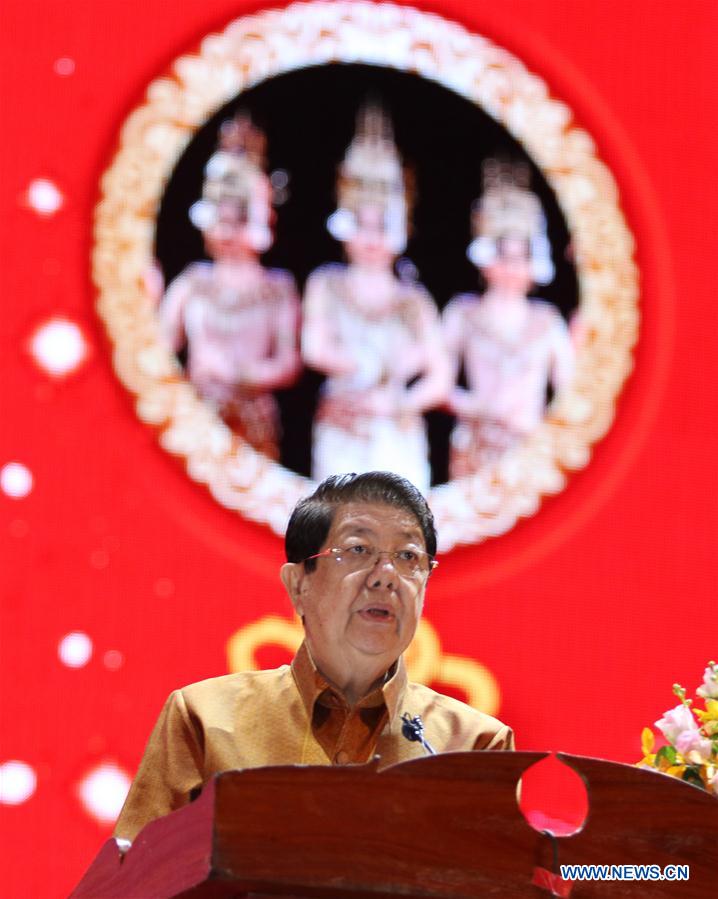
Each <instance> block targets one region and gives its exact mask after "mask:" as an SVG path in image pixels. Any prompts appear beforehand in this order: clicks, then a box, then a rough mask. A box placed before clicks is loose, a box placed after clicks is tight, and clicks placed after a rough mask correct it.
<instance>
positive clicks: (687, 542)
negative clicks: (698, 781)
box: [0, 0, 718, 896]
mask: <svg viewBox="0 0 718 899" xmlns="http://www.w3.org/2000/svg"><path fill="white" fill-rule="evenodd" d="M416 5H418V6H420V7H422V8H426V9H433V10H435V11H437V12H440V13H441V14H443V15H445V16H447V17H453V18H455V19H456V20H458V21H460V22H462V23H463V24H464V25H466V26H467V27H468V28H469V29H470V30H473V31H476V32H478V33H481V34H484V35H486V36H487V37H489V38H491V39H492V40H494V41H495V42H497V43H498V44H500V45H502V46H504V47H506V48H507V49H508V50H510V51H512V52H513V53H514V54H516V55H517V56H518V57H519V58H521V59H522V60H523V61H524V62H525V63H526V64H527V66H528V67H529V68H530V69H532V70H534V71H536V72H537V73H538V74H540V75H541V76H542V77H543V78H544V79H545V80H546V81H547V83H548V85H549V87H550V89H551V92H552V93H553V95H554V96H556V97H558V98H560V99H563V100H565V101H566V102H567V103H568V104H569V105H570V106H571V108H572V109H573V110H574V112H575V115H576V119H577V121H578V123H579V124H580V125H583V126H585V127H587V128H588V129H589V130H590V132H591V133H592V135H593V136H594V137H595V138H596V141H597V145H598V152H599V154H600V155H601V157H602V158H603V159H604V160H605V161H606V162H607V163H608V164H609V166H610V167H611V169H612V171H613V172H614V174H615V176H616V179H617V181H618V184H619V188H620V191H621V198H622V199H621V203H622V207H623V209H624V211H625V214H626V216H627V219H628V221H629V224H630V226H631V228H632V230H633V232H634V234H635V235H636V237H637V241H638V247H637V259H638V263H639V266H640V269H641V315H642V322H641V336H640V342H639V345H638V348H637V351H636V368H635V371H634V373H633V375H632V376H631V378H630V379H629V381H628V383H627V386H626V388H625V389H624V392H623V394H622V396H621V399H620V403H619V407H618V413H617V418H616V421H615V424H614V426H613V428H612V430H611V431H610V433H609V434H608V436H607V437H606V438H605V439H604V440H603V441H602V442H601V443H600V444H599V445H598V446H597V447H596V448H595V452H594V455H593V458H592V461H591V462H590V464H589V466H588V467H587V468H586V469H585V470H584V471H582V472H580V473H578V474H576V475H575V476H573V477H572V478H571V480H570V483H569V486H568V488H567V489H566V490H565V491H564V492H563V493H562V494H561V495H560V496H558V497H556V498H554V499H552V500H549V501H547V502H545V503H544V505H543V506H542V508H541V510H540V512H539V513H538V514H537V515H536V516H534V517H533V518H531V519H528V520H526V521H523V522H521V523H520V524H519V525H518V526H517V527H516V528H515V529H514V530H513V531H512V532H510V533H509V534H508V535H506V536H503V537H501V538H498V539H495V540H492V541H488V542H486V543H485V544H482V545H480V546H477V547H470V548H463V549H460V550H456V551H454V552H452V553H450V554H448V555H447V556H446V557H445V558H444V560H443V562H442V566H441V568H440V569H439V572H438V573H437V576H436V577H435V578H434V580H433V582H432V584H431V588H430V593H429V600H428V607H427V617H428V618H429V620H430V621H431V623H432V624H433V625H434V627H435V628H436V630H437V631H438V632H439V634H440V637H441V641H442V644H443V648H444V651H445V652H448V653H455V654H459V655H463V656H469V657H475V658H477V659H479V660H480V661H481V662H482V663H483V664H484V665H486V666H488V667H489V669H490V670H491V671H492V672H493V674H494V675H495V677H496V678H497V679H498V681H499V684H500V686H501V690H502V694H503V701H502V707H501V709H500V712H499V715H500V717H502V718H503V719H504V720H506V721H508V722H510V723H511V724H512V725H514V727H515V729H516V731H517V735H518V740H519V743H520V746H521V748H531V749H534V748H546V749H561V750H566V751H569V752H573V753H579V754H585V755H594V756H601V757H605V758H610V759H616V760H622V761H634V760H635V759H636V758H637V757H638V756H639V735H640V731H641V728H642V726H643V725H644V724H647V723H650V722H652V721H653V720H655V719H656V718H657V717H658V716H659V715H660V713H661V712H662V711H663V710H664V708H667V707H669V706H670V705H672V697H671V694H670V687H671V684H672V683H673V682H674V681H680V682H682V683H684V684H686V685H687V686H689V687H691V688H693V687H694V686H695V685H697V683H698V682H699V680H700V676H701V673H702V670H703V666H704V664H705V663H706V662H707V661H708V659H709V658H714V657H716V655H718V640H717V639H716V614H715V609H716V589H715V588H716V561H715V555H716V536H717V531H718V528H717V524H718V505H717V502H716V490H715V416H716V411H717V410H716V400H715V396H716V391H715V388H714V379H715V368H714V356H715V351H716V341H715V332H716V314H715V299H714V296H713V293H714V267H715V258H716V254H715V228H714V225H713V223H714V220H715V214H716V202H717V201H718V196H716V192H715V189H714V180H715V160H716V150H717V149H718V139H717V137H716V129H715V125H714V117H715V108H716V99H717V98H716V81H715V78H714V77H713V76H712V75H711V74H710V72H709V66H710V65H712V59H713V55H714V46H715V40H716V31H717V29H716V25H717V24H718V8H717V7H716V6H715V4H713V3H712V2H711V0H705V2H703V0H692V2H690V3H687V4H683V5H680V4H658V5H656V4H655V3H653V2H651V0H641V2H633V3H629V4H626V3H623V2H618V0H607V2H604V3H601V4H595V3H593V2H589V0H574V2H572V3H564V2H559V0H512V2H510V3H502V4H481V5H478V4H473V3H469V2H466V0H443V2H439V0H437V2H436V3H435V4H433V5H431V4H416ZM254 8H259V7H258V5H257V6H253V7H250V5H249V4H245V3H241V2H229V0H201V2H200V0H185V2H183V3H182V4H176V3H172V4H170V3H168V2H165V0H143V2H139V0H128V2H124V3H117V4H109V3H97V2H96V0H92V2H90V0H72V2H69V3H68V2H59V0H51V2H48V0H24V2H22V3H21V2H19V0H14V2H9V3H6V4H5V9H4V17H3V18H4V21H3V27H2V41H3V52H2V56H1V63H0V64H1V65H2V72H3V93H4V97H5V112H4V123H3V124H4V135H5V136H4V139H3V141H2V143H1V144H0V153H1V154H2V163H3V165H2V169H3V179H2V183H1V185H0V190H2V194H3V201H4V202H3V209H4V212H3V218H2V223H1V227H2V229H3V233H2V246H3V247H5V248H6V250H7V249H8V248H11V249H10V251H9V252H6V253H4V254H3V256H4V261H3V262H2V266H1V268H0V271H2V301H3V315H2V332H3V348H2V354H1V355H0V364H1V365H2V372H3V374H2V379H1V383H2V388H3V396H4V406H3V413H2V422H3V428H2V436H1V438H0V466H4V465H6V463H8V462H12V461H18V462H21V463H22V464H24V465H25V466H26V467H27V468H28V469H29V470H30V471H31V472H32V474H33V477H34V486H33V489H32V491H31V492H30V493H29V494H28V495H26V496H24V497H21V498H12V497H9V496H7V495H5V494H4V493H0V514H1V515H2V522H1V526H2V531H1V533H2V537H3V540H2V547H3V548H2V572H3V578H2V580H3V602H2V643H3V654H2V747H1V749H0V763H2V762H5V761H7V760H20V761H22V762H24V763H26V764H27V765H29V766H30V767H31V768H32V769H33V770H34V772H35V774H36V777H37V784H36V788H35V790H34V792H33V793H32V795H30V796H29V798H27V800H26V801H23V802H19V803H17V804H14V805H6V806H3V816H2V818H3V823H2V832H1V835H0V838H1V839H2V845H3V846H4V847H6V859H7V861H6V864H5V865H4V872H3V877H4V878H5V880H6V884H7V886H6V887H4V888H3V889H2V892H3V895H7V896H21V895H22V896H29V895H32V896H46V895H47V896H55V895H57V896H59V895H64V894H66V893H67V891H68V890H69V888H70V887H71V885H72V884H73V882H75V881H76V880H77V879H78V877H79V875H80V873H81V871H82V870H83V868H84V867H85V866H86V865H87V864H88V863H89V861H90V859H91V857H92V855H93V854H94V852H95V851H96V850H97V848H98V847H99V845H100V843H101V841H102V839H103V838H104V837H105V836H106V834H107V833H108V832H109V827H108V826H107V825H102V824H100V823H98V822H97V821H96V820H95V819H93V817H92V816H91V815H90V814H88V812H87V811H86V809H85V808H84V807H83V806H82V804H81V803H80V801H79V799H78V795H77V785H78V783H79V782H80V781H81V780H82V778H84V777H85V776H86V775H87V773H88V772H90V771H91V770H93V769H94V768H96V767H97V766H98V765H100V764H103V763H112V764H115V765H117V766H118V767H119V768H120V769H122V770H124V771H126V772H128V773H129V774H132V773H133V771H134V768H135V766H136V764H137V762H138V760H139V757H140V754H141V751H142V747H143V745H144V741H145V739H146V736H147V733H148V731H149V729H150V727H151V725H152V723H153V721H154V718H155V716H156V714H157V712H158V710H159V708H160V705H161V703H162V701H163V699H164V697H165V696H166V694H167V693H168V692H169V691H170V690H171V689H173V688H174V687H176V686H178V685H181V684H184V683H188V682H190V681H193V680H197V679H200V678H203V677H207V676H210V675H213V674H220V673H224V672H225V671H226V670H227V667H226V666H227V661H226V643H227V638H228V637H229V635H230V634H231V633H232V632H233V631H234V630H235V629H236V628H237V627H239V626H241V625H242V624H245V623H247V622H250V621H252V620H255V619H257V618H259V617H261V616H262V615H266V614H268V613H276V614H284V615H286V616H289V611H290V610H289V606H288V602H287V601H286V600H285V598H284V596H283V593H282V590H281V588H280V585H279V581H278V579H277V577H276V570H277V568H278V566H279V564H280V563H281V561H282V552H281V541H280V540H279V539H278V538H277V537H276V536H275V535H273V534H272V533H270V532H269V530H267V529H265V528H264V527H260V526H258V525H253V524H250V523H248V522H246V521H244V520H242V519H241V518H239V517H237V516H235V515H233V514H231V513H229V512H227V511H225V510H223V509H222V508H220V507H219V506H218V505H217V504H216V503H215V502H214V501H213V500H212V499H211V497H210V496H209V494H208V493H207V492H206V491H205V490H204V489H202V488H200V487H198V486H196V485H194V484H193V483H191V482H190V481H189V479H188V478H187V477H186V475H185V474H184V472H183V470H182V467H181V465H180V464H179V463H177V462H175V461H174V460H173V459H171V458H170V457H169V456H167V455H166V454H165V453H164V452H163V451H162V450H161V449H160V448H159V447H158V446H157V442H156V437H155V434H154V433H152V431H151V430H149V429H148V428H147V427H146V426H144V425H143V424H142V423H141V422H140V421H139V420H138V419H137V417H136V416H135V413H134V411H133V405H132V399H131V397H130V396H129V395H128V393H127V392H126V391H125V390H124V389H123V388H122V386H121V385H120V384H119V382H118V381H117V379H116V377H115V375H114V373H113V370H112V366H111V363H110V356H109V351H108V344H107V340H106V338H105V336H104V334H103V331H102V328H101V326H100V324H99V322H98V320H97V318H96V316H95V312H94V308H93V304H94V292H93V288H92V286H91V282H90V278H89V253H90V248H91V221H92V212H93V208H94V205H95V203H96V200H97V196H98V179H99V176H100V174H101V172H102V171H103V169H104V168H105V167H106V166H107V164H108V162H109V160H110V158H111V155H112V151H113V149H114V147H115V143H116V137H117V131H118V128H119V126H120V124H121V122H122V121H123V119H124V118H125V116H126V115H127V114H128V112H129V111H130V110H131V109H132V108H133V107H134V106H135V105H136V104H137V103H139V102H140V101H141V99H142V96H143V93H144V89H145V87H146V85H147V83H148V82H149V81H150V80H151V79H152V78H153V77H156V76H157V75H158V74H160V73H161V72H162V71H163V70H165V69H166V68H167V66H168V65H169V64H170V63H171V61H172V60H173V59H174V58H175V57H176V56H178V55H179V54H180V53H182V52H186V51H191V50H192V49H193V48H195V47H196V46H197V43H198V41H199V40H200V39H201V38H202V36H204V35H205V34H207V33H208V32H210V31H212V30H218V29H220V28H221V27H222V26H223V25H224V24H225V23H226V22H228V21H229V20H231V19H232V18H235V17H236V16H238V15H240V14H241V13H242V12H245V11H247V10H249V9H254ZM61 58H69V59H72V60H73V61H74V64H75V67H74V71H73V72H72V73H71V74H64V75H63V74H58V73H57V71H56V65H55V64H56V61H57V60H58V59H61ZM60 69H61V70H62V66H60ZM37 178H49V179H51V180H52V181H53V182H55V183H56V184H57V185H58V187H59V188H60V190H61V191H62V193H63V194H64V197H65V204H64V206H63V207H62V208H61V209H60V210H59V211H58V212H57V213H56V214H55V215H52V216H46V217H43V216H39V215H38V214H37V213H36V212H35V211H34V210H33V209H32V208H28V206H27V204H26V203H24V201H23V196H24V193H25V191H26V189H27V187H28V185H29V184H30V182H32V181H33V179H37ZM53 315H62V316H66V317H68V318H70V319H71V320H73V321H75V322H77V323H78V324H80V326H81V327H82V328H83V330H84V333H85V337H86V339H87V341H88V342H89V344H90V348H91V352H90V356H89V358H88V360H87V361H86V362H85V364H84V365H83V366H82V367H81V368H80V369H79V370H78V371H77V372H76V373H74V374H72V375H70V376H69V377H67V378H65V379H62V380H56V379H52V378H50V377H49V376H48V375H47V374H46V373H43V372H42V371H41V370H40V369H39V368H38V367H37V365H36V364H35V363H34V362H33V360H32V358H31V356H30V355H29V354H28V352H27V340H28V338H29V336H30V335H31V333H32V332H33V329H34V328H35V327H36V326H37V325H38V324H40V323H42V322H43V321H45V320H46V319H48V318H50V317H52V316H53ZM71 631H81V632H83V633H85V634H87V635H88V636H89V637H90V638H91V640H92V644H93V652H92V655H91V657H90V658H89V660H88V661H87V663H86V664H84V665H83V666H81V667H78V668H72V667H68V666H67V665H64V664H62V662H61V661H60V659H59V657H58V644H59V641H60V640H61V639H62V638H63V636H64V635H66V634H67V633H68V632H71ZM109 651H115V655H110V656H108V655H107V653H108V652H109ZM117 653H119V654H120V655H117ZM573 807H574V806H572V804H571V802H570V801H568V800H567V805H566V809H565V812H566V816H567V817H570V816H571V811H572V808H573ZM553 811H558V812H560V811H561V809H554V810H553ZM10 847H12V851H10V852H8V849H9V848H10Z"/></svg>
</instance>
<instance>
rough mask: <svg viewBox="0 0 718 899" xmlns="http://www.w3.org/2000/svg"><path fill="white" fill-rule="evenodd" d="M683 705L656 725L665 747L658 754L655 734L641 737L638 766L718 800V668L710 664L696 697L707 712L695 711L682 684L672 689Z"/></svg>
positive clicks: (645, 730)
mask: <svg viewBox="0 0 718 899" xmlns="http://www.w3.org/2000/svg"><path fill="white" fill-rule="evenodd" d="M673 692H674V693H675V694H676V696H677V697H678V698H679V699H680V701H681V702H680V705H677V706H676V707H675V708H672V709H669V710H668V711H667V712H664V714H663V717H662V718H659V719H658V721H656V722H655V727H657V728H658V730H659V731H660V732H661V734H663V736H664V737H665V739H666V744H665V745H664V746H661V748H660V749H658V751H657V752H654V748H655V734H654V733H653V731H652V730H651V728H650V727H644V728H643V733H642V735H641V745H642V748H643V758H642V759H641V761H640V762H638V765H639V766H640V767H643V768H653V769H656V770H658V771H662V772H663V773H664V774H670V775H671V776H673V777H678V778H680V779H681V780H685V781H688V782H689V783H692V784H694V785H696V786H699V787H702V788H703V789H705V790H707V791H708V792H709V793H712V794H713V795H715V796H718V665H717V664H716V663H715V662H709V663H708V667H707V668H706V670H705V672H704V674H703V683H702V684H701V685H700V686H699V687H698V688H697V689H696V695H697V696H700V697H701V698H702V699H704V700H705V708H703V709H697V708H694V707H693V700H692V699H686V691H685V688H684V687H681V685H680V684H674V685H673Z"/></svg>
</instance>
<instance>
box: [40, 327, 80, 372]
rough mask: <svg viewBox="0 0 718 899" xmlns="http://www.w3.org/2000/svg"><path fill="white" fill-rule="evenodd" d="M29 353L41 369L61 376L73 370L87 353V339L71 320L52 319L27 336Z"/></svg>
mask: <svg viewBox="0 0 718 899" xmlns="http://www.w3.org/2000/svg"><path fill="white" fill-rule="evenodd" d="M30 353H31V354H32V357H33V359H34V360H35V362H36V363H37V365H38V366H39V367H40V368H41V369H43V371H46V372H47V373H48V374H50V375H54V376H55V377H62V376H63V375H67V374H69V373H70V372H71V371H74V370H75V369H76V368H77V367H78V366H79V365H80V364H81V362H82V361H83V360H84V358H85V356H87V342H86V341H85V337H84V335H83V333H82V330H81V329H80V327H79V326H78V325H76V324H75V322H73V321H70V320H69V319H66V318H52V319H50V320H49V321H47V322H45V324H44V325H41V326H40V327H39V328H38V329H37V330H36V331H35V333H34V334H33V336H32V337H31V338H30Z"/></svg>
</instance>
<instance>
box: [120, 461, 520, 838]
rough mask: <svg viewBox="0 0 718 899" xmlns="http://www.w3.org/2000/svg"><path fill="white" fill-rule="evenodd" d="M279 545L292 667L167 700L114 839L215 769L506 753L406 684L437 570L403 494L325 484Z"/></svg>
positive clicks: (357, 479) (489, 736)
mask: <svg viewBox="0 0 718 899" xmlns="http://www.w3.org/2000/svg"><path fill="white" fill-rule="evenodd" d="M285 547H286V555H287V562H286V563H285V564H284V565H283V566H282V569H281V572H280V576H281V578H282V581H283V583H284V586H285V587H286V589H287V593H288V594H289V597H290V599H291V602H292V604H293V606H294V608H295V609H296V611H297V614H298V615H299V616H300V618H301V620H302V623H303V625H304V631H305V639H304V642H303V643H302V645H301V646H300V648H299V650H298V651H297V654H296V656H295V657H294V659H293V661H292V663H291V665H283V666H282V667H280V668H277V669H275V670H272V671H249V672H243V673H238V674H228V675H225V676H223V677H215V678H211V679H210V680H205V681H201V682H200V683H196V684H192V685H190V686H188V687H184V688H182V689H181V690H176V691H175V692H174V693H172V694H171V696H170V697H169V699H168V700H167V702H166V703H165V706H164V708H163V710H162V713H161V714H160V717H159V720H158V721H157V724H156V725H155V728H154V730H153V732H152V734H151V736H150V739H149V742H148V744H147V748H146V750H145V754H144V757H143V759H142V762H141V764H140V768H139V771H138V773H137V776H136V777H135V780H134V782H133V784H132V787H131V788H130V792H129V794H128V796H127V800H126V802H125V805H124V807H123V809H122V812H121V813H120V817H119V819H118V821H117V826H116V828H115V835H116V836H117V837H121V838H124V839H128V840H133V839H134V838H135V836H136V834H137V833H138V832H139V831H140V830H141V829H142V827H144V825H145V824H147V823H148V822H149V821H151V820H153V819H155V818H159V817H161V816H162V815H166V814H167V813H169V812H171V811H174V810H175V809H177V808H180V807H181V806H183V805H186V804H187V803H188V802H189V801H190V798H191V797H192V796H193V795H196V794H197V792H198V791H199V790H200V789H201V788H202V785H203V784H204V783H206V782H207V781H208V780H210V779H211V778H212V777H213V776H214V775H215V774H217V773H218V772H220V771H227V770H232V769H237V768H255V767H261V766H265V765H292V764H300V765H346V764H361V763H364V762H367V761H369V760H370V759H372V758H373V757H374V756H379V767H382V768H383V767H387V766H389V765H394V764H397V763H399V762H404V761H408V760H409V759H411V758H416V757H418V756H420V755H422V754H424V753H425V752H427V751H437V752H461V751H466V750H472V749H512V748H513V733H512V731H511V729H510V728H509V727H507V726H506V725H504V724H502V723H501V722H500V721H498V720H496V719H495V718H492V717H490V716H489V715H485V714H483V713H482V712H479V711H476V710H475V709H473V708H471V707H470V706H468V705H465V704H464V703H462V702H459V701H458V700H456V699H452V698H450V697H448V696H443V695H441V694H440V693H436V692H435V691H434V690H431V689H429V688H428V687H425V686H422V685H421V684H414V683H409V682H408V679H407V674H406V669H405V667H404V662H403V659H402V653H403V652H404V650H405V649H406V648H407V647H408V645H409V643H410V642H411V640H412V638H413V636H414V632H415V631H416V627H417V624H418V622H419V618H420V616H421V612H422V608H423V604H424V594H425V592H426V586H427V582H428V580H429V577H430V575H431V572H432V570H433V569H434V568H435V567H436V565H437V562H436V561H435V558H434V556H435V554H436V530H435V527H434V518H433V515H432V513H431V510H430V509H429V506H428V504H427V502H426V500H425V499H424V497H423V496H422V495H421V493H420V492H419V491H418V490H417V489H416V488H415V487H414V486H412V484H410V483H409V482H408V481H407V480H405V479H404V478H401V477H399V476H398V475H395V474H391V473H388V472H368V473H364V474H359V475H356V474H346V475H334V476H332V477H329V478H327V479H326V480H325V481H323V482H322V483H321V484H320V485H319V487H318V488H317V489H316V491H315V492H314V493H313V494H312V495H311V496H309V497H307V498H305V499H303V500H301V501H300V502H299V503H298V504H297V506H296V508H295V509H294V511H293V512H292V515H291V518H290V520H289V524H288V526H287V533H286V539H285Z"/></svg>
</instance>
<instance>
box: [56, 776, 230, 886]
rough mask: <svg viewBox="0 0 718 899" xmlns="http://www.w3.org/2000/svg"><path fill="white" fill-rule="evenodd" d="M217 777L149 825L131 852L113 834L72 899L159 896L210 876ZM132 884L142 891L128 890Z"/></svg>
mask: <svg viewBox="0 0 718 899" xmlns="http://www.w3.org/2000/svg"><path fill="white" fill-rule="evenodd" d="M232 773H237V772H232ZM216 780H217V777H213V778H212V779H211V780H210V781H208V782H207V783H206V784H205V787H204V789H203V790H202V793H201V794H200V796H199V797H198V798H197V799H196V800H195V801H194V802H193V803H191V805H188V806H184V807H183V808H180V809H177V810H176V811H174V812H170V813H169V814H168V815H164V816H163V817H162V818H157V819H156V820H155V821H150V822H149V823H148V824H146V825H145V826H144V827H143V828H142V830H141V831H140V832H139V833H138V834H137V836H136V837H135V839H134V841H133V843H132V846H131V847H130V848H129V849H128V850H127V851H126V852H124V853H122V852H120V850H119V848H118V846H117V843H116V841H115V838H114V837H110V839H109V840H107V841H106V842H105V843H104V845H103V846H102V849H101V850H100V853H99V855H98V856H97V858H96V860H95V861H94V862H93V864H92V865H91V866H90V868H89V870H88V871H87V873H86V874H85V876H84V877H83V878H82V880H81V881H80V883H79V884H78V885H77V887H76V888H75V890H74V891H73V892H72V893H71V894H70V899H80V897H87V899H89V897H103V899H104V897H108V899H110V897H114V896H117V897H127V896H130V895H138V896H139V895H160V890H164V889H165V888H167V889H171V888H172V885H173V884H174V883H177V885H178V886H179V887H181V888H186V886H187V885H188V884H200V883H202V882H203V881H204V880H206V878H207V877H208V875H209V874H211V870H212V869H211V861H212V843H213V837H214V807H215V789H216V788H215V781H216ZM148 873H150V876H149V877H148ZM140 884H141V885H142V891H141V892H139V888H140ZM155 887H156V889H157V893H153V892H152V888H155ZM132 889H137V890H138V892H136V893H131V892H128V890H132ZM98 890H99V892H98ZM167 895H171V893H168V894H167Z"/></svg>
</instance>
